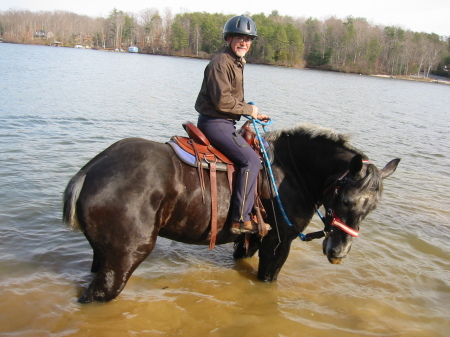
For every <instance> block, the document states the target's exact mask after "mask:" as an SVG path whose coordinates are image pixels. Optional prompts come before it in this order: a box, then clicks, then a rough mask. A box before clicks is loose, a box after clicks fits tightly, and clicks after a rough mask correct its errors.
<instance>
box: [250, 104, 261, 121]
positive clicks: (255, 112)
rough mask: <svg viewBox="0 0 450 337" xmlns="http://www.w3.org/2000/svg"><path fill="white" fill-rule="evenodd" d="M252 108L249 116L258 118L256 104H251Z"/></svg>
mask: <svg viewBox="0 0 450 337" xmlns="http://www.w3.org/2000/svg"><path fill="white" fill-rule="evenodd" d="M252 109H253V111H252V113H251V114H250V117H251V118H253V119H258V115H259V113H258V111H259V110H258V107H257V106H256V105H253V104H252Z"/></svg>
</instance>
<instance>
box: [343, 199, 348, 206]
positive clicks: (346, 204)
mask: <svg viewBox="0 0 450 337" xmlns="http://www.w3.org/2000/svg"><path fill="white" fill-rule="evenodd" d="M342 203H343V204H344V206H348V205H350V201H349V200H348V199H347V198H344V199H342Z"/></svg>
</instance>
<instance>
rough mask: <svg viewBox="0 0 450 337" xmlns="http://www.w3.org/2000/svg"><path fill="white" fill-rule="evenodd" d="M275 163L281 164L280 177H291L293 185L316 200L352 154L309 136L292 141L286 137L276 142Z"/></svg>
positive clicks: (345, 165) (341, 172)
mask: <svg viewBox="0 0 450 337" xmlns="http://www.w3.org/2000/svg"><path fill="white" fill-rule="evenodd" d="M275 151H276V154H275V157H276V158H277V159H278V160H277V162H276V165H278V166H279V167H280V168H281V171H280V172H279V176H280V177H279V179H287V180H289V181H291V184H292V185H293V188H298V189H301V190H302V191H305V193H307V194H309V196H306V195H305V196H304V198H308V199H310V200H311V199H314V201H315V202H316V203H317V202H318V201H319V199H320V197H321V196H322V193H323V191H324V189H325V188H326V186H328V184H329V183H330V181H334V179H336V178H337V177H339V176H340V175H342V174H343V172H345V171H346V169H347V167H348V166H347V165H348V164H347V163H348V162H349V161H350V159H351V157H352V156H353V155H354V154H351V153H350V151H348V150H346V149H341V148H333V147H332V146H330V145H327V144H325V145H324V144H321V143H318V142H317V143H315V142H314V141H312V140H310V139H309V140H308V141H301V142H295V144H294V142H293V141H292V140H287V139H286V140H285V141H284V142H282V143H281V144H277V145H276V146H275Z"/></svg>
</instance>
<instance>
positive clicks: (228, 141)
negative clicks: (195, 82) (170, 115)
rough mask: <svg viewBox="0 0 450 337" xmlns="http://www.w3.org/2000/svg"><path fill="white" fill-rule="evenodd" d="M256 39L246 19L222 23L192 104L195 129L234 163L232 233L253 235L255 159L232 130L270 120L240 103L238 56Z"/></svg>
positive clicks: (257, 160) (241, 60)
mask: <svg viewBox="0 0 450 337" xmlns="http://www.w3.org/2000/svg"><path fill="white" fill-rule="evenodd" d="M257 36H258V35H257V30H256V25H255V23H254V22H253V20H251V19H250V18H248V17H247V16H244V15H240V16H235V17H232V18H231V19H229V20H228V21H227V23H226V24H225V26H224V28H223V37H224V39H225V41H226V43H227V47H226V48H225V49H224V50H223V51H222V52H221V53H219V54H218V55H216V56H215V57H214V58H213V59H212V60H211V61H210V63H209V64H208V65H207V66H206V68H205V71H204V77H203V82H202V86H201V89H200V92H199V94H198V97H197V101H196V103H195V109H196V110H197V112H199V117H198V123H197V127H198V128H199V129H200V130H201V131H202V132H203V133H204V134H205V135H206V137H207V138H208V139H209V141H210V142H211V144H212V145H213V146H214V147H216V148H217V149H219V150H220V151H222V152H223V153H224V154H225V155H226V156H227V157H228V158H229V159H230V160H232V161H233V162H234V163H235V165H236V180H235V186H234V193H233V200H232V204H231V221H232V227H231V232H232V233H233V234H240V233H256V232H257V231H258V225H257V223H255V221H254V220H253V218H252V215H251V213H252V208H253V205H254V201H255V188H256V182H257V177H258V173H259V170H260V168H261V160H260V158H259V156H258V155H257V154H256V153H255V152H254V151H253V149H252V148H251V147H250V146H249V145H248V144H247V142H246V141H245V139H244V138H243V137H242V136H241V135H240V134H239V133H238V132H237V131H236V126H235V125H236V122H237V121H239V120H240V117H241V116H243V115H244V116H251V117H252V118H254V119H259V120H263V121H267V120H269V119H270V117H269V116H267V115H264V114H261V113H259V110H258V108H257V107H256V106H255V105H253V104H249V103H246V102H245V100H244V81H243V79H244V78H243V72H244V65H245V63H246V62H245V59H244V56H245V55H246V54H247V53H248V51H249V50H250V47H251V44H252V42H253V40H255V39H256V38H257Z"/></svg>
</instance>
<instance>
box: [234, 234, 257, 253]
mask: <svg viewBox="0 0 450 337" xmlns="http://www.w3.org/2000/svg"><path fill="white" fill-rule="evenodd" d="M260 240H261V239H260V238H259V237H258V236H256V235H249V238H248V242H247V244H248V248H247V247H246V244H245V235H240V236H239V237H238V238H237V239H236V241H234V252H233V257H234V258H235V259H242V258H246V257H252V256H253V255H255V253H256V252H257V251H258V249H259V244H260Z"/></svg>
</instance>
